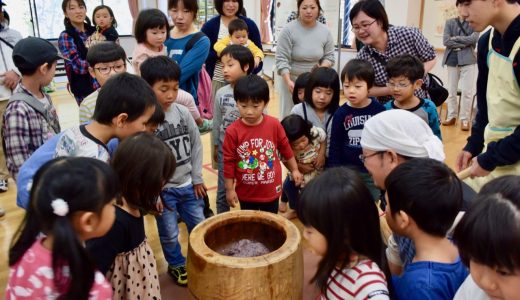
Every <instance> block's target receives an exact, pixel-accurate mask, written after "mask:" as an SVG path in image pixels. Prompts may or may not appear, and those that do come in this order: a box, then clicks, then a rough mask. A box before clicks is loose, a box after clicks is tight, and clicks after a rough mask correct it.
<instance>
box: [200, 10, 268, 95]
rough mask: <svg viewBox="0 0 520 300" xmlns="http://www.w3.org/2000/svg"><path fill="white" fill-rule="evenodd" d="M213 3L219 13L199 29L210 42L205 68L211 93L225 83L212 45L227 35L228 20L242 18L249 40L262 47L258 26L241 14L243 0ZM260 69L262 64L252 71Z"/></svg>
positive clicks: (255, 71)
mask: <svg viewBox="0 0 520 300" xmlns="http://www.w3.org/2000/svg"><path fill="white" fill-rule="evenodd" d="M214 3H215V9H216V10H217V12H218V13H219V15H218V16H215V17H214V18H212V19H211V20H209V21H208V22H206V23H205V24H204V26H202V29H201V31H202V32H204V33H205V34H206V35H207V36H208V38H209V41H210V44H211V49H210V51H209V55H208V58H207V59H206V70H207V71H208V74H209V76H210V77H211V79H212V94H213V95H215V92H216V91H217V90H218V89H219V88H221V87H223V86H224V85H226V82H225V81H224V76H223V74H222V64H221V63H220V61H218V59H219V58H218V56H217V53H216V52H215V50H214V49H213V46H214V45H215V43H216V42H217V41H218V40H220V39H222V38H224V37H227V36H228V35H229V31H228V25H229V22H231V21H233V20H234V19H237V18H240V19H242V20H244V21H245V22H246V24H247V27H248V29H249V40H251V41H252V42H253V43H255V45H256V46H257V47H258V48H260V49H262V41H261V39H260V31H258V27H257V26H256V24H255V22H254V21H253V20H251V19H249V18H247V17H245V16H243V15H242V11H243V8H244V1H243V0H215V1H214ZM261 69H262V64H260V65H259V66H258V68H256V69H255V70H254V71H253V73H255V74H256V73H258V72H259V71H260V70H261Z"/></svg>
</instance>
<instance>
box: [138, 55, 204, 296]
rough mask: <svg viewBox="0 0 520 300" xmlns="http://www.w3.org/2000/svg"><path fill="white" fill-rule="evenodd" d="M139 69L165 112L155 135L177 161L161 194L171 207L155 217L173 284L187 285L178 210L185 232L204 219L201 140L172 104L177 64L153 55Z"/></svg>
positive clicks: (185, 115)
mask: <svg viewBox="0 0 520 300" xmlns="http://www.w3.org/2000/svg"><path fill="white" fill-rule="evenodd" d="M141 71H142V73H143V77H144V78H148V80H149V81H148V83H149V84H150V85H151V86H152V89H153V91H154V92H155V95H156V96H157V100H158V101H159V103H160V104H161V106H162V108H163V110H164V114H165V122H164V123H162V124H161V125H160V126H159V128H158V130H157V133H156V134H157V136H158V137H159V138H160V139H161V140H163V141H164V142H165V143H166V144H167V145H168V146H169V147H170V149H171V151H172V152H173V154H174V156H175V158H176V160H177V170H176V171H175V174H173V176H171V177H170V178H169V179H168V180H167V181H166V185H165V186H164V189H163V191H162V193H161V196H162V198H163V200H164V205H165V207H169V208H171V209H166V210H164V211H163V213H162V214H161V215H159V216H156V217H155V219H156V220H157V229H158V230H159V238H160V240H161V246H162V249H163V253H164V258H165V259H166V261H167V263H168V271H167V272H168V274H170V276H172V277H173V279H174V281H175V283H176V284H178V285H180V286H186V285H187V284H188V274H187V272H186V258H185V257H184V256H183V255H182V253H181V245H180V243H179V241H178V236H179V226H178V224H177V217H178V216H177V213H178V214H179V215H180V217H181V218H182V220H183V221H184V222H185V223H186V226H187V228H188V233H189V232H191V230H192V229H193V228H194V227H195V226H196V225H197V224H199V223H200V222H202V221H203V220H204V200H203V198H206V199H207V197H205V196H206V186H205V185H204V181H203V179H202V143H201V140H200V134H199V131H198V129H197V125H196V124H195V121H194V120H193V118H192V116H191V115H190V113H189V111H188V109H187V108H186V107H184V106H182V105H178V104H177V103H175V99H176V98H177V91H178V89H179V78H180V74H181V70H180V68H179V66H178V65H177V63H175V62H174V61H173V60H171V59H169V58H167V57H152V58H149V59H148V60H147V61H146V62H145V63H143V65H142V68H141ZM150 74H155V75H156V76H150ZM152 80H153V81H152ZM208 204H209V203H208Z"/></svg>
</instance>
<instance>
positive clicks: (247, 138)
mask: <svg viewBox="0 0 520 300" xmlns="http://www.w3.org/2000/svg"><path fill="white" fill-rule="evenodd" d="M222 150H223V152H224V178H234V179H236V187H235V191H236V193H237V195H238V198H239V199H240V200H242V201H250V202H269V201H273V200H274V199H276V198H278V197H280V194H281V192H282V167H281V166H280V157H279V155H278V151H279V152H280V155H281V156H282V157H283V158H284V159H290V158H292V157H293V156H294V155H293V152H292V149H291V145H290V144H289V140H288V139H287V136H286V135H285V131H284V129H283V127H282V125H281V124H280V122H279V121H278V119H275V118H273V117H270V116H267V115H264V118H263V120H262V122H261V123H260V124H258V125H255V126H248V125H246V124H244V122H242V120H241V119H238V120H236V121H235V122H233V123H232V124H231V125H229V127H228V128H227V129H226V135H225V137H224V145H223V147H222Z"/></svg>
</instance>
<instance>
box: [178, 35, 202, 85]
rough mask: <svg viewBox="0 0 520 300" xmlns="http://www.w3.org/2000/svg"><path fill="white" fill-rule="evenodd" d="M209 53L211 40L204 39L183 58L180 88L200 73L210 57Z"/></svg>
mask: <svg viewBox="0 0 520 300" xmlns="http://www.w3.org/2000/svg"><path fill="white" fill-rule="evenodd" d="M208 53H209V39H208V38H207V37H202V38H200V39H199V40H198V41H197V42H196V43H195V45H193V48H192V49H191V50H190V51H188V52H187V53H186V55H184V56H183V57H182V61H181V63H180V64H179V67H180V68H181V70H182V72H181V78H180V80H179V85H180V86H183V84H185V83H186V82H187V81H188V80H189V79H190V78H192V77H193V76H194V75H196V74H198V73H199V71H200V69H202V65H203V64H204V61H205V60H206V58H207V57H208Z"/></svg>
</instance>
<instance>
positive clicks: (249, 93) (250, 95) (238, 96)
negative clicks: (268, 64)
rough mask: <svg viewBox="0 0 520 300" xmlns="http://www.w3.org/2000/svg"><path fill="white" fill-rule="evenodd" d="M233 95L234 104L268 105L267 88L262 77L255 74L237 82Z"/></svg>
mask: <svg viewBox="0 0 520 300" xmlns="http://www.w3.org/2000/svg"><path fill="white" fill-rule="evenodd" d="M240 47H242V46H240ZM242 48H244V47H242ZM233 94H234V95H235V101H236V102H247V101H249V100H251V101H253V102H254V103H259V102H263V103H264V104H265V105H267V103H269V86H268V85H267V82H265V80H264V79H263V78H262V77H260V76H258V75H255V74H251V75H247V76H244V77H242V78H240V79H239V80H237V82H236V83H235V87H234V88H233Z"/></svg>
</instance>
